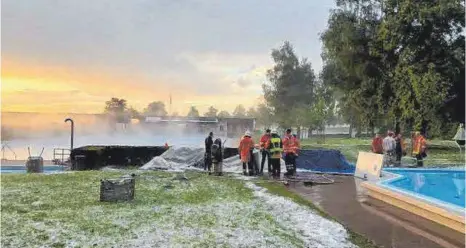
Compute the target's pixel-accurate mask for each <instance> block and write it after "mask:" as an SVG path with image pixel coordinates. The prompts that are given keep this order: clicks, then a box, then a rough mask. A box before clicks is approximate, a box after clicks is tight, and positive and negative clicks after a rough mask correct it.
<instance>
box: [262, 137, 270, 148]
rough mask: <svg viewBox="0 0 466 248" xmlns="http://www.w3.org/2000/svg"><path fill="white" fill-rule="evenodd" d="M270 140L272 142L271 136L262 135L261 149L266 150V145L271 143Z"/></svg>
mask: <svg viewBox="0 0 466 248" xmlns="http://www.w3.org/2000/svg"><path fill="white" fill-rule="evenodd" d="M269 140H270V135H268V134H264V135H262V137H261V140H260V142H259V145H260V148H265V145H266V144H267V142H269Z"/></svg>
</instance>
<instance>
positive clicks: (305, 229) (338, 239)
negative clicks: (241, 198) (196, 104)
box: [31, 182, 357, 248]
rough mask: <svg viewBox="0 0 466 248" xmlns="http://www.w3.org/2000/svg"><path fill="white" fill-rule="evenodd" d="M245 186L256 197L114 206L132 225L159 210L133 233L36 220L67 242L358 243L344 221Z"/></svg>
mask: <svg viewBox="0 0 466 248" xmlns="http://www.w3.org/2000/svg"><path fill="white" fill-rule="evenodd" d="M246 187H248V188H250V189H252V190H253V195H254V200H253V201H252V202H236V201H233V202H229V201H228V197H225V199H224V201H222V202H215V203H206V204H201V205H183V206H179V207H173V206H163V205H161V206H153V207H152V208H150V209H148V208H147V206H145V207H144V208H141V207H136V208H135V209H133V211H134V213H132V212H115V213H114V215H112V216H109V218H108V221H111V222H112V223H113V224H115V225H118V226H123V227H127V228H132V227H131V226H134V224H132V223H131V220H130V218H131V217H132V216H134V215H140V214H142V213H144V214H151V212H152V214H154V213H157V214H160V216H161V217H160V219H159V220H158V221H157V222H146V223H141V225H138V226H137V227H134V229H133V228H132V229H133V230H132V233H133V237H132V238H130V239H122V238H120V237H118V236H116V237H108V236H107V237H101V236H98V235H94V236H92V235H91V236H89V235H85V234H83V233H80V232H79V231H78V230H76V229H74V228H73V226H62V224H59V223H56V228H50V226H47V227H46V226H45V225H44V224H43V223H31V224H32V225H33V226H34V228H35V229H36V230H38V231H41V232H43V233H46V234H48V235H49V236H50V237H51V239H52V241H65V240H63V238H64V237H70V238H68V239H66V241H65V242H66V247H90V246H92V245H93V246H95V247H140V248H145V247H147V248H149V247H194V246H195V247H216V246H224V245H226V246H228V247H312V248H356V247H357V246H356V245H354V244H352V243H351V242H350V241H349V240H348V233H347V231H346V230H345V228H344V227H343V226H342V225H340V224H338V223H336V222H333V221H331V220H328V219H326V218H323V217H321V216H319V215H318V214H316V213H315V212H313V211H312V210H311V209H309V208H307V207H305V206H301V205H299V204H297V203H295V202H293V201H290V200H289V199H287V198H284V197H280V196H275V195H272V194H269V193H267V192H266V189H264V188H261V187H258V186H256V185H254V184H252V183H250V182H246ZM38 204H40V203H38ZM87 211H88V217H89V218H90V219H92V218H94V217H95V216H100V215H101V214H103V209H102V208H100V207H99V206H96V207H92V208H90V209H88V210H87ZM205 214H209V215H210V216H214V218H215V221H214V222H213V223H212V225H210V226H206V225H201V224H198V223H196V222H195V221H194V222H193V220H192V219H191V218H193V216H202V215H205ZM263 214H269V215H270V216H272V217H271V219H266V218H254V215H263ZM200 221H202V220H200ZM186 223H190V224H189V225H186ZM212 237H214V238H213V239H212ZM206 240H209V241H206Z"/></svg>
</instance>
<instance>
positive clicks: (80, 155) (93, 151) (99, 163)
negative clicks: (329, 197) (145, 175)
mask: <svg viewBox="0 0 466 248" xmlns="http://www.w3.org/2000/svg"><path fill="white" fill-rule="evenodd" d="M166 150H167V148H166V147H164V146H84V147H79V148H75V149H73V150H72V151H71V155H70V157H71V162H72V170H97V169H100V168H102V167H105V166H107V165H115V166H141V165H143V164H145V163H147V162H148V161H150V160H151V159H152V158H153V157H156V156H160V155H162V153H164V152H165V151H166Z"/></svg>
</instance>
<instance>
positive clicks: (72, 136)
mask: <svg viewBox="0 0 466 248" xmlns="http://www.w3.org/2000/svg"><path fill="white" fill-rule="evenodd" d="M65 122H71V149H70V151H71V150H73V140H74V121H73V119H71V118H66V120H65Z"/></svg>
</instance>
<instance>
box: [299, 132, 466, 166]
mask: <svg viewBox="0 0 466 248" xmlns="http://www.w3.org/2000/svg"><path fill="white" fill-rule="evenodd" d="M405 142H406V143H407V144H408V145H409V144H410V141H409V140H406V141H405ZM371 143H372V140H371V139H358V138H329V137H327V138H325V139H322V138H320V137H319V138H318V137H315V138H311V139H304V140H301V146H302V147H303V148H304V149H319V148H324V149H336V150H339V151H341V153H342V154H343V155H344V156H345V157H346V159H347V160H348V161H350V162H352V163H355V162H356V160H357V157H358V153H359V152H360V151H366V152H370V151H371ZM427 155H428V156H427V158H426V160H425V165H426V166H437V165H464V163H465V156H464V151H463V152H462V153H460V152H459V149H458V147H457V146H456V145H455V143H454V141H449V140H428V142H427ZM402 162H403V163H407V164H413V163H414V160H413V159H411V158H410V157H409V156H405V157H404V158H403V159H402Z"/></svg>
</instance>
